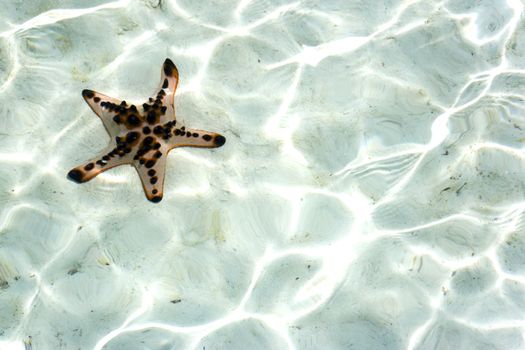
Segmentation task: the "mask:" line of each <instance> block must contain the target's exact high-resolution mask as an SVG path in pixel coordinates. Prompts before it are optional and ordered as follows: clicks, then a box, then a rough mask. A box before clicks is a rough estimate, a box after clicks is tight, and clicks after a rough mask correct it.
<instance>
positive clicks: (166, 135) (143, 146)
mask: <svg viewBox="0 0 525 350" xmlns="http://www.w3.org/2000/svg"><path fill="white" fill-rule="evenodd" d="M178 82H179V72H178V70H177V67H175V65H174V64H173V62H172V61H171V60H170V59H169V58H167V59H166V60H165V61H164V64H163V65H162V69H161V79H160V86H159V88H158V93H157V95H156V96H155V98H150V99H149V100H148V102H146V103H144V104H142V105H141V106H138V107H137V106H135V105H133V104H131V105H129V104H127V103H126V101H120V100H117V99H115V98H112V97H109V96H106V95H103V94H101V93H98V92H96V91H92V90H83V91H82V96H83V97H84V99H85V100H86V102H87V104H88V105H89V107H91V109H92V110H93V112H95V114H96V115H98V116H99V117H100V119H102V123H103V124H104V127H105V128H106V130H107V132H108V133H109V135H110V136H111V140H110V143H109V145H108V146H107V147H106V149H104V150H103V151H102V152H101V153H100V154H99V155H98V156H96V157H95V158H93V159H92V160H89V161H88V162H86V163H84V164H82V165H79V166H77V167H76V168H73V169H72V170H71V171H69V173H68V174H67V176H68V178H69V179H70V180H72V181H74V182H77V183H82V182H86V181H89V180H91V179H92V178H94V177H95V176H97V175H98V174H100V173H101V172H103V171H106V170H108V169H111V168H114V167H116V166H119V165H123V164H130V165H132V166H133V167H135V169H136V170H137V172H138V174H139V176H140V180H141V181H142V187H143V188H144V192H145V194H146V197H147V198H148V200H150V201H152V202H154V203H158V202H160V201H161V200H162V196H163V186H164V175H165V171H166V157H167V155H168V152H169V151H170V150H172V149H173V148H175V147H205V148H215V147H221V146H222V145H224V143H225V142H226V138H225V137H224V136H222V135H220V134H217V133H214V132H209V131H204V130H196V129H189V128H186V127H184V126H182V125H180V124H179V123H178V122H177V119H176V118H175V107H174V105H173V98H174V95H175V90H176V89H177V84H178Z"/></svg>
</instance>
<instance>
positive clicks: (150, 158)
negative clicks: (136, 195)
mask: <svg viewBox="0 0 525 350" xmlns="http://www.w3.org/2000/svg"><path fill="white" fill-rule="evenodd" d="M167 154H168V151H167V150H166V149H165V148H161V149H159V150H158V151H152V152H148V153H147V154H146V155H144V157H143V158H142V162H141V161H134V162H133V166H134V167H135V169H137V172H138V174H139V177H140V181H141V182H142V188H143V189H144V194H145V195H146V198H148V200H150V201H152V202H153V203H158V202H160V201H161V200H162V196H163V195H164V192H163V188H164V176H165V174H166V156H167ZM157 157H158V158H157Z"/></svg>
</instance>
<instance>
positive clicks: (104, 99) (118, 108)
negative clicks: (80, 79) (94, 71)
mask: <svg viewBox="0 0 525 350" xmlns="http://www.w3.org/2000/svg"><path fill="white" fill-rule="evenodd" d="M82 96H83V97H84V100H86V103H87V104H88V105H89V107H91V109H92V110H93V112H95V114H96V115H98V116H99V118H100V119H101V120H102V123H103V124H104V127H105V128H106V130H107V131H108V133H109V134H110V135H111V137H114V136H116V135H118V134H119V133H122V132H123V131H126V130H131V129H133V128H134V127H136V126H138V125H140V124H141V123H142V117H141V116H140V113H139V111H138V110H137V107H135V106H134V105H131V106H129V105H128V104H126V101H121V100H118V99H116V98H113V97H110V96H107V95H104V94H101V93H100V92H96V91H93V90H83V91H82Z"/></svg>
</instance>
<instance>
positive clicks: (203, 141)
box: [168, 127, 226, 148]
mask: <svg viewBox="0 0 525 350" xmlns="http://www.w3.org/2000/svg"><path fill="white" fill-rule="evenodd" d="M225 143H226V138H225V137H224V136H222V135H221V134H217V133H216V132H210V131H204V130H197V129H186V128H184V127H182V128H181V129H176V130H175V131H174V135H173V137H171V138H170V139H169V141H168V144H169V146H170V148H175V147H204V148H216V147H221V146H222V145H224V144H225Z"/></svg>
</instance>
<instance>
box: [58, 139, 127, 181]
mask: <svg viewBox="0 0 525 350" xmlns="http://www.w3.org/2000/svg"><path fill="white" fill-rule="evenodd" d="M131 161H132V157H131V155H130V154H126V153H123V152H122V151H119V150H117V149H116V148H114V147H113V146H112V145H109V146H108V147H106V149H105V150H103V151H102V152H100V154H99V155H98V156H97V157H95V158H93V159H91V160H89V161H87V162H86V163H84V164H82V165H79V166H77V167H75V168H73V169H71V170H70V171H69V173H68V174H67V177H68V178H69V179H70V180H72V181H74V182H76V183H82V182H87V181H89V180H91V179H92V178H94V177H95V176H97V175H98V174H100V173H102V172H104V171H106V170H109V169H111V168H114V167H116V166H119V165H122V164H126V163H131Z"/></svg>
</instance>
